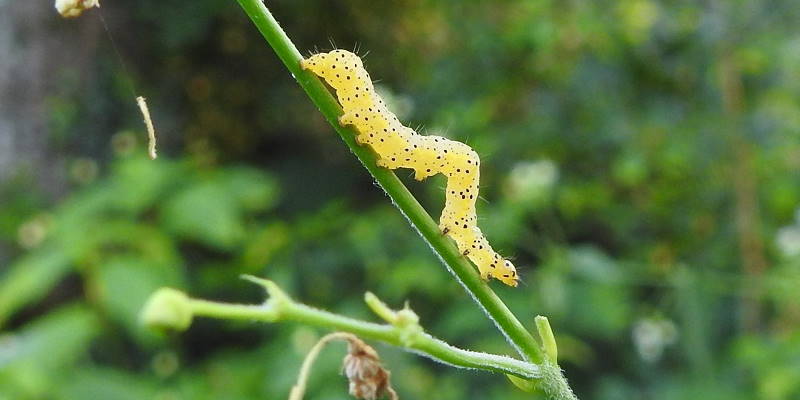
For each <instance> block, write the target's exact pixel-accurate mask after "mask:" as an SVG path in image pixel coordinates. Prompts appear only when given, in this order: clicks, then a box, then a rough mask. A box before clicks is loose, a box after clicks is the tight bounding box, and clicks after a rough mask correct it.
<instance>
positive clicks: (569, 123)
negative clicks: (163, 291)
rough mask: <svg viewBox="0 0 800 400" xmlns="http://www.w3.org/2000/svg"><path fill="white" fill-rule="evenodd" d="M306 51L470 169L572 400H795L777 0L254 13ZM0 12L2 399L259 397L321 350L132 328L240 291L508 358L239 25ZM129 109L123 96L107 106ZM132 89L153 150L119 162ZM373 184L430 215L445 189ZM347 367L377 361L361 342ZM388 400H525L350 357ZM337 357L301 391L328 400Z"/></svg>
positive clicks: (509, 294)
mask: <svg viewBox="0 0 800 400" xmlns="http://www.w3.org/2000/svg"><path fill="white" fill-rule="evenodd" d="M267 6H268V7H270V9H271V10H272V12H273V13H274V14H275V16H276V18H277V19H278V20H279V21H280V22H281V23H282V25H283V27H284V29H285V30H286V31H287V33H288V34H289V36H290V37H291V38H292V39H293V40H294V41H295V43H296V44H297V46H298V47H299V48H300V49H301V50H302V51H306V52H310V51H314V50H315V49H318V50H321V51H322V50H330V49H331V48H332V45H335V46H336V47H340V48H345V49H354V48H357V49H359V50H358V51H359V53H360V54H362V55H364V54H367V53H368V54H367V55H366V57H365V64H366V67H367V69H368V70H369V71H370V73H371V74H372V77H373V78H374V79H376V80H378V81H379V83H378V88H379V90H381V92H382V93H383V94H384V96H385V98H386V99H388V102H389V103H390V107H391V108H392V109H393V110H395V111H396V112H397V114H398V115H399V116H400V118H401V119H402V120H403V121H405V122H407V125H410V126H414V127H416V126H421V127H422V128H421V130H422V131H423V132H426V133H428V134H439V135H445V136H448V137H450V138H453V139H457V140H460V141H464V142H466V143H468V144H470V145H471V146H473V147H474V148H475V149H476V150H477V151H478V152H479V153H480V154H481V156H482V157H483V160H484V162H483V168H482V180H481V182H482V187H481V193H482V195H483V199H484V200H485V201H482V202H480V203H479V215H480V216H481V218H482V219H481V221H480V224H481V226H482V227H483V228H484V231H485V232H486V233H487V236H488V237H489V239H490V241H491V242H492V243H494V244H495V246H496V247H497V248H498V249H499V250H500V252H501V253H503V254H511V255H513V256H514V258H515V264H516V265H518V266H519V269H520V273H521V275H522V279H523V283H522V284H521V286H520V287H519V288H517V289H512V288H508V287H504V286H503V285H501V284H499V283H498V282H492V286H493V287H494V288H495V289H496V291H497V292H498V294H499V295H500V296H501V297H502V298H503V299H504V300H505V301H507V303H508V305H509V307H510V308H511V309H512V310H513V311H514V312H515V313H516V314H517V315H518V316H519V317H520V319H521V320H523V321H524V323H525V324H527V325H528V326H530V327H532V325H533V324H532V323H533V317H534V316H535V315H536V314H542V315H546V316H548V317H549V318H550V321H551V324H552V326H553V328H554V330H555V333H556V337H557V340H558V343H559V356H560V358H561V359H560V363H561V365H562V366H563V368H564V369H565V371H566V376H567V377H568V378H569V379H570V381H571V383H572V385H573V387H574V389H575V390H576V391H577V393H578V395H579V396H580V397H581V398H584V399H665V400H666V399H698V398H702V399H726V400H731V399H768V400H772V399H774V400H778V399H798V398H800V330H798V323H799V322H800V296H798V293H800V289H798V288H799V287H800V211H798V208H799V207H800V175H798V171H799V170H800V135H799V134H798V133H800V79H798V78H800V29H798V23H797V21H798V20H799V19H800V8H798V7H797V4H796V2H795V1H792V0H778V1H766V0H763V1H747V2H744V1H722V0H719V1H713V0H711V1H704V2H696V1H670V2H659V1H653V0H619V1H599V2H591V1H582V0H571V1H555V0H537V1H498V2H477V1H467V2H446V1H408V0H405V1H397V2H373V1H366V0H352V1H336V2H332V1H321V0H316V1H312V0H303V1H269V2H268V3H267ZM101 11H102V15H103V16H104V17H105V20H106V22H107V23H108V27H109V29H110V31H111V33H112V34H113V37H114V40H115V41H116V44H117V47H118V48H119V52H120V54H121V57H122V59H124V65H123V64H122V63H120V61H119V60H118V59H117V57H116V55H115V52H114V48H113V47H112V43H111V41H110V40H109V38H108V36H107V35H106V32H105V31H104V29H103V24H102V22H101V19H100V14H99V13H98V10H90V11H89V12H87V13H86V14H84V15H83V16H82V17H80V18H78V19H71V20H66V19H62V18H61V17H60V16H59V15H58V14H57V13H56V12H55V10H54V9H53V5H52V2H48V1H29V2H19V1H11V0H0V49H1V50H0V54H2V55H1V56H0V329H1V330H2V333H1V334H0V399H3V400H5V399H22V400H26V399H113V400H116V399H120V400H127V399H132V400H133V399H160V400H173V399H175V400H178V399H197V400H201V399H237V400H238V399H281V398H285V397H286V396H287V393H288V391H289V388H290V386H291V385H292V384H293V382H294V380H295V378H296V373H297V371H298V369H299V366H300V363H301V361H302V358H303V357H304V355H305V353H306V352H307V351H308V349H309V348H310V346H311V345H312V344H313V343H314V342H315V341H316V340H317V338H318V337H319V336H320V335H322V334H324V333H326V332H324V331H321V330H317V329H315V328H311V327H306V326H300V325H296V324H279V325H265V324H255V323H232V322H225V321H217V320H207V319H200V320H197V321H196V322H195V324H194V325H193V326H192V327H191V329H190V330H188V331H187V332H185V333H183V334H177V335H171V336H166V337H164V336H157V335H155V334H153V333H150V332H147V331H146V330H144V329H143V328H142V327H140V326H139V325H138V323H137V313H138V311H139V309H140V307H141V305H142V303H143V302H144V300H145V299H146V297H147V296H148V295H149V294H150V293H151V292H152V291H153V290H155V289H156V288H158V287H161V286H172V287H177V288H181V289H183V290H186V291H187V292H188V293H190V294H192V295H193V296H197V297H204V298H210V299H215V300H224V301H232V302H252V303H255V302H260V301H261V300H262V298H263V296H262V293H261V290H260V289H259V288H257V287H255V286H254V285H252V284H250V283H247V282H244V281H242V280H240V279H239V275H240V274H243V273H247V274H254V275H258V276H261V277H266V278H269V279H273V280H276V281H277V282H279V283H280V284H281V285H282V286H283V287H284V288H286V290H287V291H288V292H289V293H290V294H291V295H293V296H294V297H295V298H296V299H298V300H300V301H303V302H306V303H308V304H312V305H315V306H319V307H323V308H326V309H329V310H332V311H335V312H337V313H343V314H346V315H349V316H353V317H358V318H365V319H370V320H375V319H376V318H375V317H374V316H373V315H371V313H370V312H369V311H368V309H367V308H366V307H365V306H364V304H363V302H362V296H363V293H364V292H365V291H367V290H370V291H373V292H374V293H376V294H377V295H378V296H380V297H381V298H383V299H385V300H386V301H387V302H388V303H389V304H391V305H393V306H395V307H398V306H400V305H401V304H402V303H403V302H404V301H406V300H409V301H410V303H411V306H412V307H413V309H414V310H416V311H417V312H418V313H419V314H420V316H421V322H422V324H423V326H425V327H426V328H427V329H428V330H429V331H430V332H431V333H432V334H434V335H436V336H439V337H441V338H443V339H445V340H447V341H449V342H450V343H453V344H455V345H458V346H463V347H467V348H470V349H474V350H482V351H489V352H495V353H502V354H513V353H512V349H511V348H510V346H509V345H508V344H507V343H506V342H505V341H504V339H503V338H502V337H501V336H500V335H499V334H498V332H497V331H496V329H495V327H494V326H493V324H492V323H491V322H490V321H489V320H488V319H487V318H486V317H485V316H484V315H483V313H482V312H481V311H480V310H479V309H478V308H477V307H476V306H475V305H474V304H473V302H472V301H471V299H470V298H469V297H468V295H467V294H466V293H465V292H464V291H463V290H462V288H461V287H460V286H459V285H458V284H457V283H456V282H455V280H454V279H453V278H452V277H451V276H450V275H449V274H448V273H447V272H446V270H445V269H444V268H443V267H442V265H440V263H439V261H438V260H437V258H436V257H435V256H434V255H433V254H432V253H431V251H430V250H429V249H428V248H427V247H426V246H425V244H424V243H423V242H422V240H421V239H420V238H419V237H418V236H417V235H416V233H415V232H414V231H413V230H412V229H411V228H410V227H409V225H408V224H407V223H406V221H405V220H404V219H403V218H402V216H401V215H400V213H399V212H398V211H397V210H396V209H394V208H393V207H392V205H391V204H390V202H389V201H388V200H387V198H386V196H385V195H384V194H383V193H382V192H381V190H380V189H379V188H378V187H376V186H375V185H374V184H373V182H372V180H371V178H370V176H369V175H368V174H367V172H366V171H365V170H364V169H363V168H362V167H361V166H360V165H359V163H358V161H357V160H356V158H355V157H353V156H352V155H351V154H350V152H349V151H348V149H347V148H346V146H345V145H344V144H343V143H342V142H341V140H340V139H339V138H338V137H337V135H336V134H335V133H334V132H333V130H332V129H331V127H330V126H328V125H327V124H326V123H325V121H324V120H323V118H322V117H321V115H320V114H319V113H318V112H317V111H316V110H315V108H314V107H313V106H312V104H311V102H310V101H309V99H308V98H307V97H306V96H305V95H304V94H303V93H302V91H301V90H300V88H299V87H298V86H297V84H296V83H295V82H294V81H293V80H292V78H291V76H290V75H289V74H288V72H287V71H286V70H285V69H284V67H283V66H282V65H281V63H280V62H279V61H278V59H277V57H276V56H275V55H274V54H273V52H272V50H271V49H270V48H269V47H268V46H267V45H266V43H265V42H264V41H263V40H262V38H261V37H260V36H259V35H258V33H257V31H256V29H255V28H254V26H253V25H252V23H251V22H250V21H249V20H248V19H247V17H246V16H245V14H244V12H243V11H242V10H241V9H240V8H239V6H238V5H237V4H236V2H233V1H220V0H195V1H192V2H186V1H177V0H162V1H155V0H141V1H137V2H115V1H105V2H103V4H102V10H101ZM131 83H132V86H133V87H135V90H131ZM135 95H143V96H145V97H147V98H148V103H149V105H150V111H151V113H152V115H153V119H154V121H155V125H156V129H157V133H158V140H159V142H158V144H159V155H160V157H159V158H158V160H156V161H150V160H149V159H147V157H146V133H145V132H144V129H143V128H144V127H143V124H142V122H141V116H140V114H139V112H138V109H137V108H136V105H135V102H134V97H135ZM398 175H399V176H400V177H401V178H402V179H403V180H404V181H406V182H408V184H409V186H410V188H411V189H412V191H413V192H414V193H415V194H416V195H417V196H418V198H419V199H420V201H422V202H423V204H424V205H425V206H426V208H427V209H428V210H429V211H430V213H431V214H432V215H434V216H438V215H439V211H440V208H441V206H442V201H443V194H442V187H443V186H444V181H443V180H441V179H432V180H429V181H428V182H426V183H425V184H418V183H415V182H413V179H410V175H411V174H410V172H409V171H403V170H400V171H399V172H398ZM373 344H375V343H373ZM376 348H377V350H378V351H379V352H380V354H381V356H382V357H383V359H384V362H385V364H386V366H387V367H388V368H389V369H390V370H391V371H392V378H393V382H394V384H395V386H396V387H397V390H398V391H399V393H400V396H401V398H403V399H433V398H435V399H442V400H448V399H466V398H469V399H529V398H537V397H536V396H531V395H529V394H524V393H522V392H520V391H518V390H516V389H515V388H514V387H513V386H511V385H510V384H509V382H508V381H507V380H506V378H505V377H503V376H500V375H492V374H488V373H483V372H477V371H467V370H457V369H453V368H448V367H444V366H442V365H438V364H435V363H433V362H432V361H430V360H427V359H424V358H420V357H418V356H414V355H411V354H408V353H405V352H403V351H401V350H398V349H395V348H391V347H387V346H383V345H380V344H376ZM343 354H344V347H343V346H342V345H334V346H331V348H329V349H327V350H325V351H324V352H323V354H322V357H321V359H320V361H319V362H318V364H317V365H316V367H315V370H314V372H313V375H312V378H311V382H310V388H309V392H308V395H307V398H309V399H342V400H344V399H348V398H350V397H349V396H348V395H347V388H346V381H345V379H344V378H343V377H341V376H340V375H339V368H340V363H341V357H342V356H343Z"/></svg>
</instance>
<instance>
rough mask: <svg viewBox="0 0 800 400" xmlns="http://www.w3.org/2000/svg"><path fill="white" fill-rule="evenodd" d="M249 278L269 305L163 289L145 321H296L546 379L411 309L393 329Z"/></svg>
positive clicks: (172, 324) (182, 325) (183, 325)
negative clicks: (425, 322)
mask: <svg viewBox="0 0 800 400" xmlns="http://www.w3.org/2000/svg"><path fill="white" fill-rule="evenodd" d="M248 279H249V280H251V281H253V282H255V283H257V284H259V285H262V286H263V287H264V288H265V289H266V290H267V292H268V293H269V299H268V300H267V301H266V302H264V304H261V305H246V304H230V303H220V302H214V301H208V300H200V299H193V298H189V297H188V296H186V295H185V294H183V293H182V292H179V291H177V290H174V289H161V290H160V291H158V292H156V293H155V294H154V295H153V296H152V297H151V300H150V301H149V302H148V304H147V305H146V306H145V310H144V311H143V313H142V315H143V317H142V319H143V321H144V322H145V323H146V324H148V325H151V326H159V327H166V328H172V329H187V328H188V327H189V325H190V324H191V321H192V319H193V318H194V317H213V318H218V319H228V320H246V321H262V322H269V323H275V322H284V321H295V322H300V323H302V324H305V325H314V326H320V327H323V328H327V329H331V330H337V331H344V332H349V333H352V334H355V335H357V336H359V337H361V338H364V339H372V340H379V341H382V342H385V343H388V344H391V345H394V346H398V347H402V348H405V349H408V350H411V351H413V352H415V353H418V354H421V355H424V356H427V357H430V358H432V359H434V360H438V361H441V362H443V363H446V364H449V365H453V366H456V367H462V368H474V369H481V370H485V371H491V372H499V373H504V374H511V375H514V376H518V377H521V378H525V379H536V378H539V377H541V373H540V368H539V366H538V365H536V364H532V363H529V362H525V361H520V360H517V359H515V358H511V357H507V356H501V355H495V354H487V353H480V352H476V351H469V350H464V349H460V348H458V347H455V346H452V345H450V344H447V343H445V342H443V341H442V340H439V339H437V338H435V337H433V336H431V335H429V334H427V333H425V331H424V330H423V329H422V327H421V326H420V325H419V323H418V318H417V317H416V314H414V312H413V311H411V310H409V309H407V308H406V309H403V310H400V311H398V312H397V313H394V314H393V316H392V320H391V321H389V323H388V324H376V323H374V322H367V321H362V320H358V319H354V318H350V317H346V316H343V315H338V314H334V313H331V312H328V311H324V310H320V309H317V308H314V307H310V306H308V305H305V304H302V303H298V302H296V301H294V300H292V299H291V298H289V296H288V295H286V294H285V293H284V292H283V290H281V289H280V288H279V287H278V286H277V285H276V284H275V283H274V282H272V281H267V280H263V279H258V278H253V277H248Z"/></svg>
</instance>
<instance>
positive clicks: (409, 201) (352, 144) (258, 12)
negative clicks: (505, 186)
mask: <svg viewBox="0 0 800 400" xmlns="http://www.w3.org/2000/svg"><path fill="white" fill-rule="evenodd" d="M238 1H239V4H240V5H241V6H242V8H243V9H244V10H245V12H246V13H247V15H248V16H249V17H250V19H251V20H252V21H253V23H254V24H255V25H256V27H257V28H258V30H259V31H260V32H261V34H262V35H263V36H264V38H265V39H266V40H267V42H268V43H269V45H270V46H272V49H273V50H274V51H275V53H276V54H277V55H278V57H279V58H280V59H281V61H283V63H284V64H285V65H286V68H287V69H288V70H289V72H290V73H291V74H292V76H293V77H294V78H295V79H296V80H297V82H298V83H299V84H300V86H301V87H302V88H303V90H305V92H306V94H307V95H308V97H309V98H310V99H311V101H312V102H314V104H315V105H316V106H317V107H318V108H319V110H320V111H321V112H322V115H323V116H325V119H327V120H328V122H329V123H330V124H331V126H332V127H333V128H334V129H335V130H336V132H337V133H338V134H339V136H341V137H342V140H344V142H345V143H346V144H347V146H348V147H349V148H350V150H351V151H352V152H353V154H355V155H356V157H358V159H359V160H360V161H361V163H362V164H363V165H364V167H365V168H366V169H367V171H369V173H370V174H371V175H372V177H373V178H375V181H376V182H378V184H379V185H380V186H381V187H382V188H383V190H384V191H385V192H386V194H388V195H389V197H390V198H391V199H392V202H394V204H395V205H396V206H397V208H398V209H399V210H400V212H402V213H403V215H405V216H406V218H407V219H408V221H409V222H410V223H411V225H412V226H413V227H414V228H415V229H416V230H417V231H418V232H419V234H420V235H421V236H422V237H423V239H425V241H426V242H427V243H428V245H429V246H430V247H431V249H433V251H434V252H435V253H436V255H437V256H438V257H439V258H440V259H441V260H442V262H443V264H444V265H445V266H446V267H447V268H448V269H449V270H450V271H451V273H453V275H455V276H456V278H457V279H458V280H459V282H461V284H462V285H463V286H464V288H465V289H466V290H467V292H468V293H469V294H470V295H471V296H472V297H473V298H474V299H475V301H476V302H477V303H478V304H479V305H480V306H481V308H483V310H484V311H485V312H486V314H487V315H488V316H489V317H490V318H491V319H492V320H493V321H494V322H495V324H496V325H497V327H498V328H499V329H500V331H501V332H502V333H503V335H504V336H505V337H506V338H507V339H508V341H509V342H510V343H511V344H512V345H513V346H514V347H515V348H516V349H517V351H518V352H519V353H520V355H521V356H522V357H524V358H525V359H527V360H528V361H531V362H533V363H540V362H542V360H543V357H542V352H541V349H540V348H539V345H538V344H537V343H536V340H535V339H534V338H533V336H532V335H531V334H530V333H529V332H528V330H527V329H525V326H523V325H522V323H520V321H519V320H518V319H517V318H516V316H514V314H513V313H511V311H510V310H509V309H508V307H507V306H506V305H505V303H503V301H502V300H500V298H499V297H498V296H497V294H495V293H494V291H492V289H491V288H490V287H489V286H488V284H487V283H486V282H484V281H483V280H481V279H480V277H479V276H478V274H477V272H476V271H475V269H474V267H473V266H472V264H470V262H469V261H468V260H467V259H466V258H465V257H464V256H462V255H461V254H460V253H459V252H458V249H457V248H456V246H455V245H454V244H453V243H452V242H451V241H450V240H449V239H448V238H446V237H445V236H444V235H442V233H441V232H440V231H439V227H438V225H437V224H436V223H435V222H434V220H433V219H432V218H431V217H430V215H428V213H427V212H426V211H425V209H424V208H423V207H422V206H421V205H420V204H419V202H418V201H417V200H416V199H415V198H414V196H413V195H412V194H411V193H410V192H409V191H408V189H407V188H406V187H405V185H404V184H403V183H402V182H401V181H400V180H399V179H398V178H397V176H396V175H395V174H394V173H393V172H392V171H390V170H388V169H385V168H380V167H378V166H377V164H376V162H375V161H376V157H375V154H374V153H373V152H372V151H371V150H370V149H368V148H367V147H364V146H359V145H358V144H357V143H356V141H355V131H353V130H352V128H348V127H342V126H340V125H339V123H338V117H339V116H340V115H342V109H341V107H340V106H339V103H338V102H337V101H336V99H335V98H334V97H333V95H332V94H331V93H330V91H328V89H327V88H326V87H325V85H324V84H323V83H322V82H320V80H319V79H318V78H317V77H316V76H314V74H312V73H311V72H308V71H303V70H301V69H300V60H302V59H303V57H302V55H301V54H300V52H299V51H298V50H297V48H296V47H295V46H294V44H293V43H292V41H291V40H290V39H289V37H288V36H287V35H286V33H285V32H284V31H283V29H281V27H280V25H279V24H278V22H277V21H276V20H275V18H274V17H273V16H272V14H271V13H270V12H269V10H268V9H267V8H266V6H264V4H263V3H262V1H261V0H238Z"/></svg>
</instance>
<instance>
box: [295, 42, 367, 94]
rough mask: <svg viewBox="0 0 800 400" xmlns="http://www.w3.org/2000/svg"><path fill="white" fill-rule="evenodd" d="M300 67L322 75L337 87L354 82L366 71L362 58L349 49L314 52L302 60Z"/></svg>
mask: <svg viewBox="0 0 800 400" xmlns="http://www.w3.org/2000/svg"><path fill="white" fill-rule="evenodd" d="M300 67H301V68H303V69H305V70H310V71H311V72H313V73H314V74H316V75H317V76H319V77H322V78H323V79H325V81H326V82H327V83H328V84H329V85H331V86H333V87H334V88H335V89H339V88H340V87H342V86H344V85H348V84H354V82H356V80H360V79H361V78H362V76H361V75H362V74H363V73H364V72H365V71H364V64H363V63H362V62H361V59H360V58H359V57H358V56H357V55H355V54H353V53H351V52H349V51H347V50H333V51H331V52H328V53H317V54H314V55H313V56H311V57H309V58H306V59H304V60H302V61H300Z"/></svg>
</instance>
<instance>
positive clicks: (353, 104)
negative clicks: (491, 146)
mask: <svg viewBox="0 0 800 400" xmlns="http://www.w3.org/2000/svg"><path fill="white" fill-rule="evenodd" d="M300 66H301V67H302V68H303V69H305V70H310V71H311V72H313V73H314V74H316V75H318V76H320V77H322V78H323V79H324V80H325V82H327V83H328V84H329V85H330V86H332V87H333V88H334V89H335V90H336V96H337V97H338V99H339V103H340V104H341V105H342V109H343V110H344V115H342V116H341V117H339V123H340V124H342V125H354V126H355V128H356V131H357V132H358V135H357V136H356V141H357V142H358V143H359V144H362V145H364V144H366V145H369V146H370V147H371V148H372V149H373V150H374V151H375V152H376V153H377V154H378V157H379V158H378V165H379V166H381V167H385V168H389V169H396V168H411V169H413V170H414V178H416V179H417V180H423V179H425V178H428V177H430V176H433V175H436V174H444V175H445V176H446V177H447V188H446V189H445V190H446V192H445V195H446V197H445V205H444V209H443V210H442V216H441V218H440V219H439V229H440V230H441V231H442V233H444V234H446V235H447V236H449V237H450V238H452V239H453V240H454V241H455V242H456V245H457V246H458V250H459V251H460V252H461V253H462V254H464V255H465V256H466V257H468V258H469V259H470V261H472V262H473V263H474V264H475V265H476V266H477V267H478V270H479V271H480V274H481V277H482V278H483V279H489V278H495V279H498V280H500V281H501V282H503V283H505V284H506V285H509V286H517V279H518V277H517V271H516V269H515V268H514V265H513V264H511V262H510V261H508V260H506V259H503V258H502V257H501V256H500V255H499V254H497V252H495V251H494V250H493V249H492V247H491V246H490V245H489V242H488V241H487V240H486V237H484V236H483V233H482V232H481V230H480V228H478V225H477V221H478V218H477V215H476V214H475V201H476V200H477V199H478V181H479V179H480V170H479V166H480V159H479V158H478V154H477V153H475V151H474V150H472V148H470V147H469V146H467V145H466V144H464V143H461V142H456V141H454V140H450V139H447V138H443V137H440V136H423V135H419V134H417V133H416V132H415V131H414V130H413V129H411V128H408V127H406V126H403V124H401V123H400V121H399V120H398V119H397V117H396V116H395V115H394V114H393V113H392V112H391V111H389V109H388V108H386V105H385V103H384V101H383V100H382V99H381V98H380V96H378V94H377V93H375V89H374V88H373V86H372V80H371V78H370V76H369V74H368V73H367V71H366V70H365V69H364V65H363V64H362V62H361V59H360V58H359V57H358V56H357V55H355V54H353V53H351V52H349V51H346V50H333V51H331V52H329V53H318V54H315V55H313V56H311V57H309V58H307V59H305V60H303V61H301V62H300Z"/></svg>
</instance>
